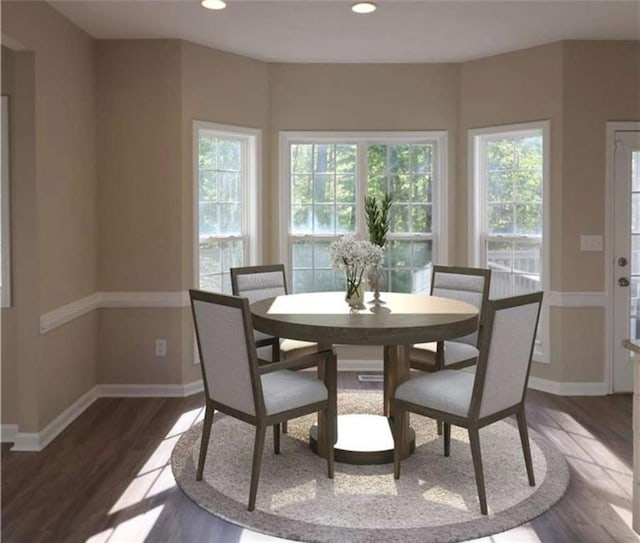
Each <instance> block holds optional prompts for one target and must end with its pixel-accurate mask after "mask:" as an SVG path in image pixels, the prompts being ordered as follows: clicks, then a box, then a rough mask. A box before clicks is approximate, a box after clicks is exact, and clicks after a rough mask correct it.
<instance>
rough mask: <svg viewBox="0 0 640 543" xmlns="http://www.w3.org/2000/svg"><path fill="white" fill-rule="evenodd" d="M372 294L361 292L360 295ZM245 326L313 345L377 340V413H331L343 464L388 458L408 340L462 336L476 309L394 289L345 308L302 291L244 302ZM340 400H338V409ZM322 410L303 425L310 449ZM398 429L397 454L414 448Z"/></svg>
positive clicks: (406, 371)
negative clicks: (248, 316) (247, 306)
mask: <svg viewBox="0 0 640 543" xmlns="http://www.w3.org/2000/svg"><path fill="white" fill-rule="evenodd" d="M371 296H372V294H371V295H369V294H368V293H367V294H366V295H365V299H368V298H370V297H371ZM251 313H252V319H253V327H254V328H255V329H256V330H258V331H260V332H263V333H265V334H269V335H272V336H276V337H281V338H290V339H297V340H304V341H312V342H316V343H317V344H318V350H324V349H334V348H335V346H336V345H379V346H381V347H382V348H383V359H384V365H383V366H384V377H383V389H384V393H383V402H382V403H383V409H382V411H383V414H381V415H371V414H366V415H365V414H363V415H357V414H356V415H353V414H350V415H344V414H342V415H340V414H339V415H338V421H337V428H338V435H337V442H336V444H335V459H336V461H338V462H346V463H350V464H382V463H388V462H392V461H393V450H394V440H393V435H392V431H391V425H390V420H392V418H393V397H394V392H395V389H396V387H397V386H398V385H399V384H401V383H402V382H404V381H406V380H407V379H409V375H410V353H411V348H412V346H413V345H414V344H416V343H426V342H438V341H445V340H450V339H454V338H458V337H462V336H465V335H467V334H470V333H472V332H474V331H476V330H477V328H478V318H479V315H478V309H477V308H476V307H475V306H474V305H472V304H468V303H465V302H462V301H459V300H453V299H449V298H442V297H438V296H429V295H425V294H407V293H397V292H384V293H381V301H380V303H375V304H374V303H368V304H366V305H365V306H363V307H362V308H361V309H355V310H354V309H353V308H351V307H350V306H349V304H348V303H347V302H346V301H345V293H344V292H308V293H296V294H286V295H281V296H276V297H274V298H267V299H264V300H260V301H257V302H255V303H253V304H251ZM339 411H340V406H339V405H338V412H339ZM325 416H326V415H325V414H322V413H321V414H319V415H318V423H317V425H314V426H312V428H311V429H310V443H311V447H312V448H313V449H314V450H315V451H316V452H317V453H318V454H320V455H321V456H325V455H326V451H325V450H324V449H325V447H324V443H325V432H326V420H325ZM405 419H406V421H405V425H406V427H405V428H403V429H402V430H403V431H402V443H400V453H401V455H402V457H407V456H409V455H410V454H411V452H412V451H413V449H414V448H415V433H414V432H413V430H412V429H411V428H410V427H409V417H405Z"/></svg>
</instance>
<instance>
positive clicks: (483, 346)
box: [393, 292, 542, 515]
mask: <svg viewBox="0 0 640 543" xmlns="http://www.w3.org/2000/svg"><path fill="white" fill-rule="evenodd" d="M541 304H542V292H536V293H533V294H525V295H523V296H515V297H512V298H502V299H500V300H494V301H489V302H488V303H487V312H486V315H485V330H484V332H483V334H482V337H481V340H480V356H479V358H478V364H477V366H476V371H475V374H472V373H469V372H466V371H460V370H448V369H445V370H441V371H439V372H437V373H431V374H427V375H424V374H423V375H419V376H418V377H414V378H411V379H409V380H408V381H405V382H404V383H402V384H401V385H399V386H398V388H397V389H396V391H395V398H394V400H393V406H394V415H395V417H394V439H395V444H396V446H395V451H394V475H395V478H396V479H398V478H399V477H400V447H399V444H400V443H402V441H401V440H402V439H405V436H403V435H401V433H402V431H403V425H402V424H403V419H404V417H406V416H407V413H408V412H412V413H418V414H420V415H424V416H428V417H432V418H435V419H437V420H442V421H444V455H445V456H449V453H450V444H451V425H452V424H455V425H457V426H462V427H464V428H467V430H468V432H469V442H470V445H471V456H472V458H473V469H474V472H475V477H476V484H477V487H478V498H479V500H480V510H481V512H482V514H483V515H486V514H487V498H486V492H485V486H484V474H483V470H482V455H481V452H480V434H479V430H480V428H482V427H483V426H487V425H489V424H491V423H493V422H496V421H498V420H501V419H503V418H505V417H508V416H510V415H515V416H516V419H517V421H518V429H519V431H520V440H521V443H522V450H523V452H524V460H525V465H526V468H527V476H528V479H529V484H530V485H531V486H535V477H534V473H533V464H532V462H531V450H530V447H529V435H528V431H527V421H526V418H525V397H526V392H527V383H528V380H529V371H530V368H531V357H532V354H533V348H534V341H535V336H536V329H537V327H538V319H539V316H540V306H541Z"/></svg>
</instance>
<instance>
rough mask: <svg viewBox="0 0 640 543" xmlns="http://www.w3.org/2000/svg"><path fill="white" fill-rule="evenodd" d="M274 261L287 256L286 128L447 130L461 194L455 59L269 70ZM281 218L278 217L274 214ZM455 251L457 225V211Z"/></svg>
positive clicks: (451, 164) (452, 232)
mask: <svg viewBox="0 0 640 543" xmlns="http://www.w3.org/2000/svg"><path fill="white" fill-rule="evenodd" d="M269 81H270V99H269V118H270V122H269V124H270V142H269V144H270V149H271V154H270V158H271V170H270V185H269V188H270V190H271V194H270V198H271V208H270V218H271V220H270V221H269V222H267V225H266V226H267V227H268V228H269V229H270V230H269V231H270V232H271V239H272V242H271V244H270V246H269V252H268V253H265V254H268V255H270V257H271V260H272V261H274V262H275V261H279V255H278V243H277V241H276V240H278V239H279V232H278V223H277V217H279V216H280V215H281V213H280V211H279V209H278V192H277V191H278V186H277V181H278V153H279V149H278V133H279V131H280V130H354V131H356V130H362V131H374V130H447V131H448V137H449V145H450V148H449V152H450V154H449V179H450V181H451V183H450V192H449V199H450V201H453V198H454V196H455V188H456V183H455V180H456V178H457V167H456V160H455V152H452V151H453V148H454V147H452V145H453V146H455V141H456V140H457V137H458V112H459V108H460V104H459V100H460V96H459V89H460V68H459V65H455V64H273V65H271V66H270V69H269ZM274 219H275V220H274ZM448 225H449V236H450V237H449V251H450V252H451V251H452V250H453V240H454V239H455V231H456V228H457V225H456V220H455V217H453V216H452V214H449V221H448Z"/></svg>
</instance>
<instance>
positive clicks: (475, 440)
mask: <svg viewBox="0 0 640 543" xmlns="http://www.w3.org/2000/svg"><path fill="white" fill-rule="evenodd" d="M469 443H470V445H471V458H472V459H473V471H474V472H475V474H476V485H477V487H478V498H479V500H480V512H481V513H482V514H483V515H486V514H488V513H487V493H486V491H485V488H484V473H483V472H482V453H481V452H480V432H479V431H478V429H477V428H469Z"/></svg>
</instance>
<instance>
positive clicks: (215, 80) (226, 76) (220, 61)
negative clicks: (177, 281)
mask: <svg viewBox="0 0 640 543" xmlns="http://www.w3.org/2000/svg"><path fill="white" fill-rule="evenodd" d="M181 68H182V70H181V78H182V156H183V161H182V187H181V188H182V258H181V259H180V260H181V262H182V266H183V268H182V288H183V289H184V290H186V289H188V288H191V287H193V286H194V285H195V284H194V277H195V270H194V266H193V263H194V242H193V233H194V225H193V217H194V215H193V179H194V177H193V161H192V142H193V121H208V122H215V123H221V124H229V125H234V126H241V127H246V128H257V129H259V130H261V131H262V181H263V184H264V188H263V190H262V212H263V214H264V217H265V220H264V221H263V224H268V223H269V221H270V216H271V213H270V209H271V202H270V201H269V190H268V189H267V188H266V187H268V186H269V184H270V183H271V182H272V180H271V179H270V178H269V176H268V175H267V174H268V142H267V136H268V100H269V86H268V85H269V80H268V65H267V64H265V63H264V62H260V61H257V60H252V59H249V58H245V57H241V56H238V55H233V54H230V53H225V52H223V51H216V50H213V49H209V48H207V47H202V46H200V45H195V44H193V43H189V42H182V66H181ZM259 232H260V234H261V235H262V239H261V240H260V241H261V242H262V243H263V244H264V245H268V243H269V236H268V231H267V230H266V228H261V229H260V231H259ZM266 251H267V249H266V248H265V252H264V255H268V253H267V252H266ZM181 322H182V327H181V330H182V352H181V361H182V379H183V382H185V383H188V382H191V381H194V380H196V379H199V378H200V376H201V373H200V367H199V366H197V365H194V363H193V361H194V346H195V344H194V336H193V325H192V318H191V310H190V309H185V310H184V311H183V314H182V321H181Z"/></svg>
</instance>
